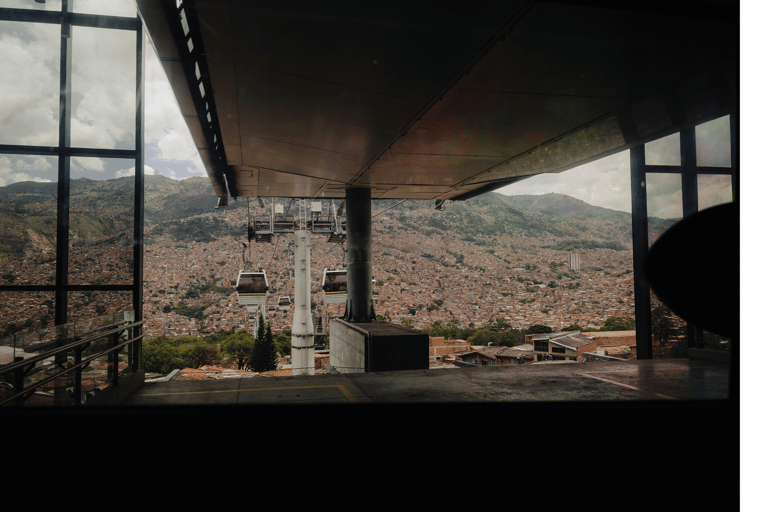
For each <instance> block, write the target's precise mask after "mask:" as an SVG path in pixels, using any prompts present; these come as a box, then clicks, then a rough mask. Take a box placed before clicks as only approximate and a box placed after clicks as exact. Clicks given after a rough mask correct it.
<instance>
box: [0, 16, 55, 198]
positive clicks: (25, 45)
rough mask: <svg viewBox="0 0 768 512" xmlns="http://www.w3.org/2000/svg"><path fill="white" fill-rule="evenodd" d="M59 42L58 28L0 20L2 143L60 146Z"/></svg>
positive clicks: (3, 178)
mask: <svg viewBox="0 0 768 512" xmlns="http://www.w3.org/2000/svg"><path fill="white" fill-rule="evenodd" d="M30 3H31V2H30ZM2 7H4V6H2ZM9 7H10V6H9ZM60 39H61V27H60V26H59V25H53V24H46V23H20V22H14V21H0V104H2V107H1V108H0V144H19V145H22V144H23V145H32V146H57V145H58V143H59V65H60V64H59V62H60ZM1 167H2V166H0V185H2V181H3V180H7V179H8V177H7V176H4V175H3V171H2V170H1Z"/></svg>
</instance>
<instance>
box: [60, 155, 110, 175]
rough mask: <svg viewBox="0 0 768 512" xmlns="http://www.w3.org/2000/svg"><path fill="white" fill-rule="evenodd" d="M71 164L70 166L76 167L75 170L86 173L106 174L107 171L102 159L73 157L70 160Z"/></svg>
mask: <svg viewBox="0 0 768 512" xmlns="http://www.w3.org/2000/svg"><path fill="white" fill-rule="evenodd" d="M69 162H70V165H72V166H73V167H74V169H77V170H81V171H84V172H88V171H92V172H104V170H105V164H104V160H103V159H102V158H92V157H82V156H73V157H72V158H70V161H69Z"/></svg>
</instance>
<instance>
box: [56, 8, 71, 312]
mask: <svg viewBox="0 0 768 512" xmlns="http://www.w3.org/2000/svg"><path fill="white" fill-rule="evenodd" d="M61 10H62V13H71V12H72V2H70V1H69V0H62V6H61ZM71 111H72V26H71V25H70V24H69V23H68V21H67V18H66V16H63V15H62V17H61V52H60V59H59V151H61V150H62V149H63V148H68V147H69V145H70V141H71V126H72V116H71ZM69 161H70V157H69V156H68V155H67V156H64V155H61V156H59V176H58V180H59V181H58V197H57V205H58V208H57V213H56V297H55V313H54V323H55V324H56V325H59V324H65V323H67V304H68V303H67V290H66V286H67V285H68V284H69V277H68V275H69V174H70V173H69Z"/></svg>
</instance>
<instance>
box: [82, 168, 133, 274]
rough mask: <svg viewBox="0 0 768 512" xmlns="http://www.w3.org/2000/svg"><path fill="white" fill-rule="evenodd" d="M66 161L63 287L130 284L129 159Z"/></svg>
mask: <svg viewBox="0 0 768 512" xmlns="http://www.w3.org/2000/svg"><path fill="white" fill-rule="evenodd" d="M71 160H72V161H71V175H72V181H71V185H70V193H69V197H70V205H69V211H70V213H69V238H70V255H69V284H132V283H133V271H134V269H133V237H134V227H133V212H134V197H135V184H134V173H135V169H134V161H133V160H124V159H103V158H82V157H72V159H71Z"/></svg>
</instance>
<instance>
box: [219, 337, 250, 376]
mask: <svg viewBox="0 0 768 512" xmlns="http://www.w3.org/2000/svg"><path fill="white" fill-rule="evenodd" d="M220 343H221V351H222V352H223V353H225V354H227V356H229V357H228V359H229V361H231V362H235V363H237V369H238V370H244V369H246V368H247V367H248V366H249V363H250V359H251V355H252V354H253V346H254V339H253V336H251V334H250V333H248V332H247V331H239V332H237V333H230V334H227V335H226V336H225V337H224V338H223V339H222V340H221V341H220Z"/></svg>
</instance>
